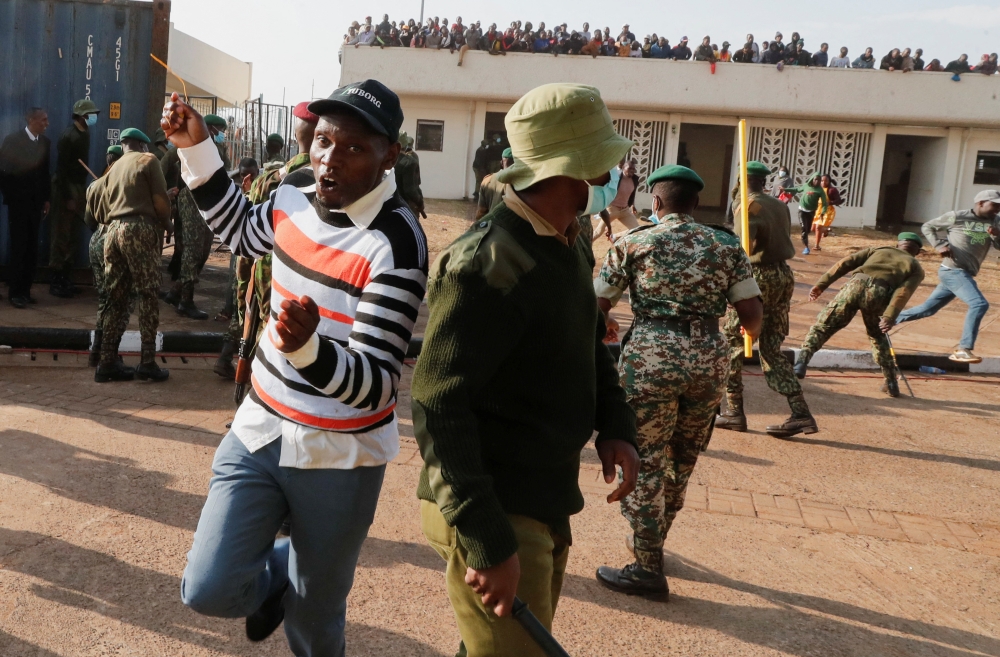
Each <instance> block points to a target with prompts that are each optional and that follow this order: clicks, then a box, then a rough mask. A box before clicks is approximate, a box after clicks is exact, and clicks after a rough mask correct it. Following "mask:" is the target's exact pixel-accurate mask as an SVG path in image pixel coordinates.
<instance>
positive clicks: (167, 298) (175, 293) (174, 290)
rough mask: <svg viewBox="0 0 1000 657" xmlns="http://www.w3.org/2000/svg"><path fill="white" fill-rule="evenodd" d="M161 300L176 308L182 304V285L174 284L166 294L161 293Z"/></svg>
mask: <svg viewBox="0 0 1000 657" xmlns="http://www.w3.org/2000/svg"><path fill="white" fill-rule="evenodd" d="M160 299H162V300H163V301H164V302H165V303H169V304H170V305H171V306H173V307H174V308H176V307H177V304H179V303H180V302H181V284H180V283H174V284H173V285H171V286H170V289H169V290H167V291H166V292H160Z"/></svg>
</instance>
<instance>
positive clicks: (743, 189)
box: [740, 119, 753, 358]
mask: <svg viewBox="0 0 1000 657" xmlns="http://www.w3.org/2000/svg"><path fill="white" fill-rule="evenodd" d="M740 242H741V243H742V245H743V250H744V251H746V253H747V255H748V256H749V255H750V199H749V194H748V190H747V121H746V119H740ZM743 340H744V342H743V347H744V355H745V356H746V357H747V358H752V357H753V338H751V337H750V334H749V333H748V334H747V335H745V336H744V338H743Z"/></svg>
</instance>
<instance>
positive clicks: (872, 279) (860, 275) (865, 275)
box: [853, 272, 892, 290]
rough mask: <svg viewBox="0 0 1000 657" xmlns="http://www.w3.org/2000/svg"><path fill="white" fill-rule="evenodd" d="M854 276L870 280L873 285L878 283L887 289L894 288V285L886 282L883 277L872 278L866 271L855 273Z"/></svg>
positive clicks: (861, 279) (862, 279)
mask: <svg viewBox="0 0 1000 657" xmlns="http://www.w3.org/2000/svg"><path fill="white" fill-rule="evenodd" d="M853 278H856V279H858V280H860V281H868V282H870V283H872V284H873V285H877V286H879V287H883V288H885V289H887V290H891V289H892V286H891V285H889V284H888V283H886V282H885V281H883V280H882V279H880V278H872V277H871V276H869V275H868V274H865V273H862V272H858V273H857V274H855V275H854V276H853Z"/></svg>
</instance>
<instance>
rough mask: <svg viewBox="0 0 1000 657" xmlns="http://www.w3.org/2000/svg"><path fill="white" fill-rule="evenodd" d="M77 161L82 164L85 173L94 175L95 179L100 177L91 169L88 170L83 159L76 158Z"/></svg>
mask: <svg viewBox="0 0 1000 657" xmlns="http://www.w3.org/2000/svg"><path fill="white" fill-rule="evenodd" d="M77 162H79V163H80V166H82V167H83V168H84V169H86V170H87V173H89V174H90V175H91V176H93V177H94V180H97V179H98V178H100V176H98V175H97V174H96V173H94V172H93V171H91V170H90V167H88V166H87V163H86V162H84V161H83V160H80V159H77Z"/></svg>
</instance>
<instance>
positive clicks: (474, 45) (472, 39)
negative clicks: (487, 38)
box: [465, 23, 483, 50]
mask: <svg viewBox="0 0 1000 657" xmlns="http://www.w3.org/2000/svg"><path fill="white" fill-rule="evenodd" d="M482 36H483V35H482V34H481V33H480V32H479V30H478V29H476V24H475V23H472V24H471V25H469V27H467V28H465V45H466V46H468V47H469V49H470V50H479V39H480V38H481V37H482Z"/></svg>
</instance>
